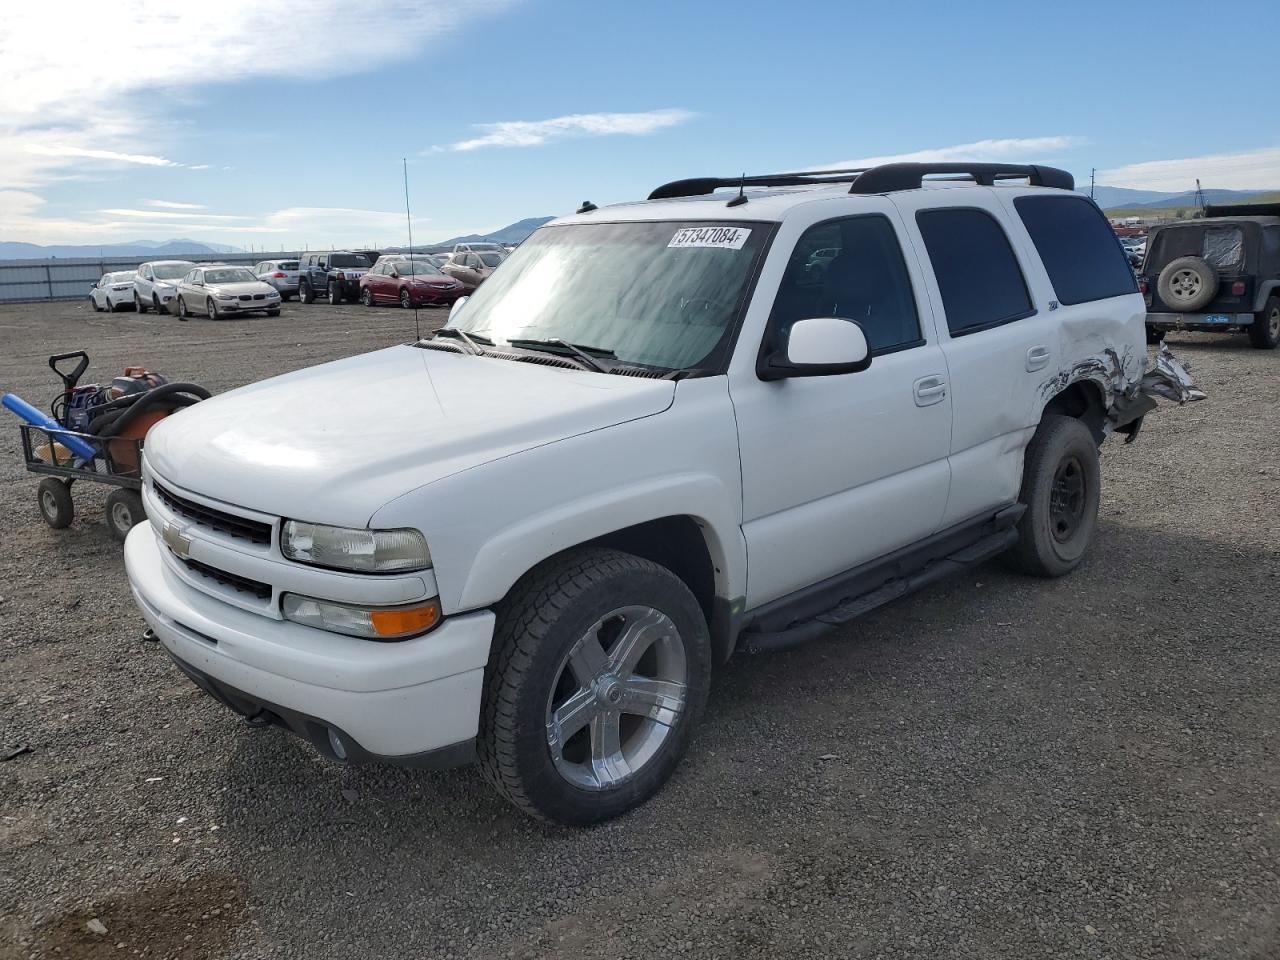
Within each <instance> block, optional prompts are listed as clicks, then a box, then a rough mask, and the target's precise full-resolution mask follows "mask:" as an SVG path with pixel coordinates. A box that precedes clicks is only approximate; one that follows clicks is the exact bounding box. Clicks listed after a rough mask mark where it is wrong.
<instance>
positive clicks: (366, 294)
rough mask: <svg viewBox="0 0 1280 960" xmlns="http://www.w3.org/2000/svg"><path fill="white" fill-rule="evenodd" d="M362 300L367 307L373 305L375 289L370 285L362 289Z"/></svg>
mask: <svg viewBox="0 0 1280 960" xmlns="http://www.w3.org/2000/svg"><path fill="white" fill-rule="evenodd" d="M360 302H361V303H363V304H364V305H365V306H366V307H372V306H373V290H372V289H371V288H370V287H365V288H364V289H363V290H361V291H360Z"/></svg>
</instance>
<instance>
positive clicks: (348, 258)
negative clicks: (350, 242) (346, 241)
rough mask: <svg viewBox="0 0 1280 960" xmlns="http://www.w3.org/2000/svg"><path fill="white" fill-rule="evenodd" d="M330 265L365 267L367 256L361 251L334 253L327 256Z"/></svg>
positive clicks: (367, 263)
mask: <svg viewBox="0 0 1280 960" xmlns="http://www.w3.org/2000/svg"><path fill="white" fill-rule="evenodd" d="M329 266H331V267H367V266H369V258H368V257H366V256H365V255H364V254H363V253H335V254H334V255H333V256H331V257H330V258H329Z"/></svg>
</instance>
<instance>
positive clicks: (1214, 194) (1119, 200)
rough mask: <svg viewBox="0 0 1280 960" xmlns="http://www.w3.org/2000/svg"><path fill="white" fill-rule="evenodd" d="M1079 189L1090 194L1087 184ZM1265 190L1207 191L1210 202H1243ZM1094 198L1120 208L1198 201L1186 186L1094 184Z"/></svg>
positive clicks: (1107, 206) (1100, 203) (1108, 206)
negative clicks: (1180, 189) (1176, 190)
mask: <svg viewBox="0 0 1280 960" xmlns="http://www.w3.org/2000/svg"><path fill="white" fill-rule="evenodd" d="M1076 191H1077V192H1078V193H1083V194H1086V195H1087V194H1088V193H1089V188H1088V187H1087V186H1081V187H1076ZM1266 192H1267V191H1266V190H1219V189H1214V188H1209V189H1206V190H1205V191H1204V198H1205V202H1207V203H1243V202H1244V201H1246V200H1248V199H1249V198H1250V197H1256V196H1258V195H1259V194H1263V193H1266ZM1093 198H1094V199H1095V200H1096V201H1098V206H1100V207H1102V209H1103V210H1113V209H1117V208H1124V209H1128V208H1132V207H1147V208H1164V207H1193V206H1195V203H1196V192H1195V191H1194V190H1187V191H1183V192H1181V193H1168V192H1161V191H1159V190H1129V189H1127V188H1125V187H1095V188H1094V191H1093Z"/></svg>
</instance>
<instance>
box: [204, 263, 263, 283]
mask: <svg viewBox="0 0 1280 960" xmlns="http://www.w3.org/2000/svg"><path fill="white" fill-rule="evenodd" d="M257 279H258V278H257V277H255V276H254V275H253V274H252V273H250V272H249V271H248V270H246V269H244V268H243V267H236V268H233V269H229V270H206V271H205V272H204V282H205V283H253V282H254V281H256V280H257Z"/></svg>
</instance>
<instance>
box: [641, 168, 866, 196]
mask: <svg viewBox="0 0 1280 960" xmlns="http://www.w3.org/2000/svg"><path fill="white" fill-rule="evenodd" d="M866 169H867V168H866V167H859V168H858V169H856V170H798V171H795V172H794V173H764V174H757V175H756V176H750V177H744V176H737V177H693V178H691V179H689V180H673V181H671V182H670V183H664V184H663V185H662V186H660V187H658V188H657V189H656V190H654V191H653V193H651V194H649V199H650V200H672V199H674V198H676V197H705V196H707V195H708V194H711V193H715V192H716V191H717V190H719V189H720V188H721V187H737V186H743V187H803V186H807V185H809V184H817V183H848V182H849V181H850V180H852V179H854V177H855V176H857V175H858V174H860V173H863V172H864V171H865V170H866Z"/></svg>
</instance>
